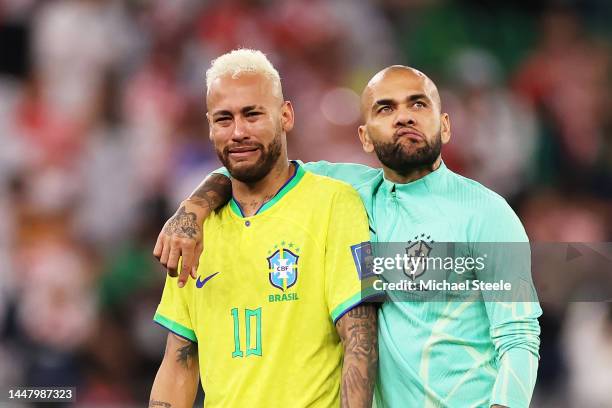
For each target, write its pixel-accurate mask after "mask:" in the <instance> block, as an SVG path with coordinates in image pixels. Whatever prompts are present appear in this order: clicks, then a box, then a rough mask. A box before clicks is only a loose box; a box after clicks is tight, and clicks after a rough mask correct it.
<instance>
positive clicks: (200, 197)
mask: <svg viewBox="0 0 612 408" xmlns="http://www.w3.org/2000/svg"><path fill="white" fill-rule="evenodd" d="M231 197H232V182H231V180H230V179H229V178H227V177H225V176H222V175H221V174H212V175H210V176H209V177H208V178H207V179H206V181H204V183H203V184H202V185H201V186H200V187H199V188H198V189H197V190H196V191H194V192H193V194H192V195H191V197H189V200H190V201H191V202H193V203H194V204H196V205H199V206H200V207H206V208H208V209H211V210H216V209H217V208H219V207H221V206H222V205H224V204H225V203H227V202H228V201H229V199H230V198H231Z"/></svg>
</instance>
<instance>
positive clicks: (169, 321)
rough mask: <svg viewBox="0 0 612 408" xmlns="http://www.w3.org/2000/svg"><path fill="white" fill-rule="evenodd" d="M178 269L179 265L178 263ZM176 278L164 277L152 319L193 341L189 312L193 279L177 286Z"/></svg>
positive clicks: (195, 340) (196, 340) (194, 336)
mask: <svg viewBox="0 0 612 408" xmlns="http://www.w3.org/2000/svg"><path fill="white" fill-rule="evenodd" d="M179 270H180V265H179ZM177 280H178V278H171V277H170V276H167V277H166V284H165V286H164V292H163V294H162V298H161V301H160V302H159V306H158V307H157V311H156V312H155V316H154V317H153V321H155V322H156V323H158V324H159V325H161V326H163V327H165V328H166V329H168V330H170V331H171V332H173V333H174V334H177V335H179V336H181V337H184V338H185V339H187V340H190V341H192V342H194V343H197V342H198V339H197V337H196V334H195V331H194V329H193V325H192V321H191V316H190V314H189V299H191V297H192V295H193V279H188V280H187V284H186V285H185V287H183V288H179V287H178V286H177Z"/></svg>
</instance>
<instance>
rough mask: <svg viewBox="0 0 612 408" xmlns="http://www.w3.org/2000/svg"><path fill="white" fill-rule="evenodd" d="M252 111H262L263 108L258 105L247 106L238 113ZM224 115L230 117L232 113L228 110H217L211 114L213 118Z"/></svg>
mask: <svg viewBox="0 0 612 408" xmlns="http://www.w3.org/2000/svg"><path fill="white" fill-rule="evenodd" d="M252 110H264V107H263V106H260V105H249V106H245V107H244V108H242V109H240V113H242V114H245V113H248V112H250V111H252ZM224 115H230V116H231V115H232V112H230V111H228V110H219V111H216V112H214V113H213V116H224Z"/></svg>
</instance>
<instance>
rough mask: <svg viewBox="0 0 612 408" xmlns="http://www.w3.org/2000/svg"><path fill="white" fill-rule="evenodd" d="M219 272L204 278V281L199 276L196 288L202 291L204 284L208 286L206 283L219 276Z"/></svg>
mask: <svg viewBox="0 0 612 408" xmlns="http://www.w3.org/2000/svg"><path fill="white" fill-rule="evenodd" d="M218 273H219V272H215V273H213V274H212V275H208V276H207V277H205V278H204V280H200V278H201V276H198V280H197V281H196V287H197V288H198V289H200V288H201V287H202V286H204V284H206V282H208V281H209V280H211V279H212V278H214V277H215V275H216V274H218Z"/></svg>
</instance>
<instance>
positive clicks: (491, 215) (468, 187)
mask: <svg viewBox="0 0 612 408" xmlns="http://www.w3.org/2000/svg"><path fill="white" fill-rule="evenodd" d="M448 189H449V192H451V194H449V195H450V197H449V199H450V200H452V201H455V202H456V203H457V204H458V205H460V206H461V208H462V212H464V214H465V215H466V216H467V218H468V219H469V221H470V224H471V227H472V232H473V238H476V239H479V238H480V239H489V240H492V241H498V240H504V241H524V240H526V239H527V236H526V234H525V230H524V228H523V225H522V223H521V221H520V220H519V218H518V216H517V215H516V213H515V212H514V210H513V209H512V207H510V205H509V204H508V202H507V201H506V200H505V199H504V198H503V197H502V196H501V195H499V194H497V193H496V192H495V191H493V190H491V189H489V188H487V187H485V186H484V185H482V184H480V183H479V182H477V181H475V180H472V179H469V178H467V177H464V176H461V175H459V174H456V173H453V172H451V174H450V177H449V185H448Z"/></svg>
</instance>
